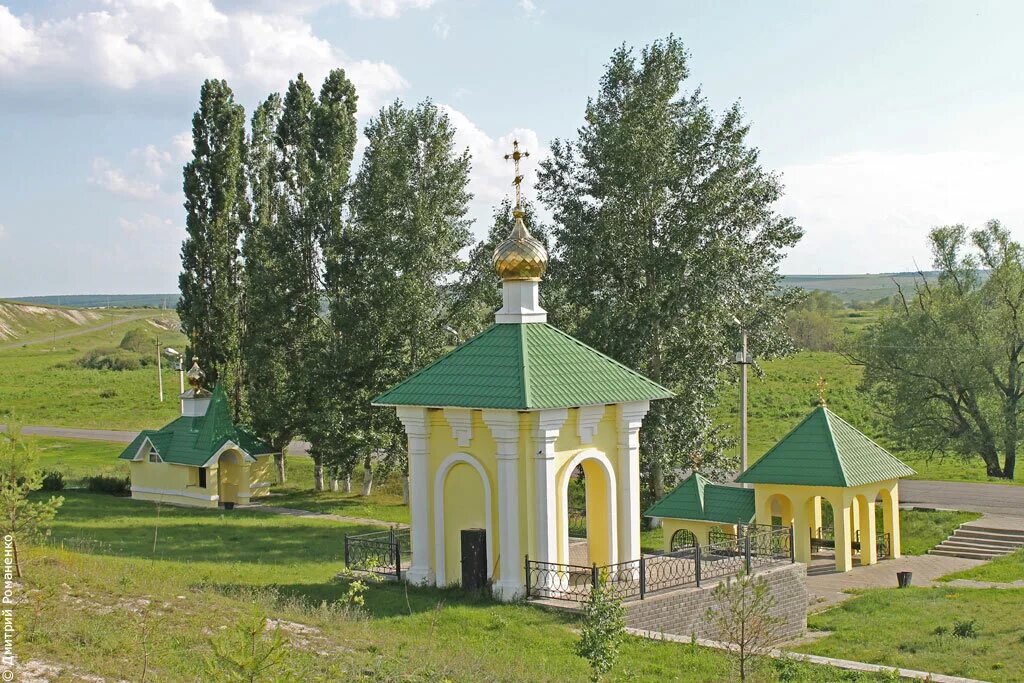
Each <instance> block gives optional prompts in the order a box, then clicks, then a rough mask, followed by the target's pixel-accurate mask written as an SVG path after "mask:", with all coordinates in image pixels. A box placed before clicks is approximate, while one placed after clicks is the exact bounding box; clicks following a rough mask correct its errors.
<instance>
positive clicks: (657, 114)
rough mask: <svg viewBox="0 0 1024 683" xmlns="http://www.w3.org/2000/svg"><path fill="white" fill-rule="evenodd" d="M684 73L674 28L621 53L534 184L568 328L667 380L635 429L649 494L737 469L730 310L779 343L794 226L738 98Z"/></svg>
mask: <svg viewBox="0 0 1024 683" xmlns="http://www.w3.org/2000/svg"><path fill="white" fill-rule="evenodd" d="M687 76H688V68H687V53H686V51H685V50H684V48H683V45H682V42H681V41H680V40H679V39H677V38H675V37H673V36H669V37H668V38H667V39H665V40H661V41H656V42H654V43H652V44H651V45H649V46H647V47H646V48H644V49H643V51H642V52H640V54H636V53H635V52H634V51H633V50H632V49H629V48H627V47H625V46H623V47H620V48H619V49H617V50H615V51H614V53H613V54H612V57H611V60H610V62H609V64H608V68H607V71H606V72H605V74H604V76H603V77H602V79H601V83H600V90H599V92H598V94H597V96H596V97H595V98H593V99H591V100H590V101H588V103H587V107H586V113H585V123H584V125H583V126H582V127H581V128H580V129H579V132H578V135H577V138H576V139H575V140H573V141H561V140H556V141H555V142H554V143H552V145H551V156H550V158H549V159H548V160H547V161H545V162H544V163H543V164H542V165H541V166H542V172H541V174H540V182H539V191H540V197H541V200H542V201H543V202H544V204H545V205H546V206H547V207H548V208H549V209H550V210H551V211H552V212H553V215H554V219H555V223H556V225H555V227H554V229H553V232H554V237H555V239H556V240H557V242H558V245H559V252H560V257H561V263H560V268H561V269H562V273H563V275H564V277H565V279H566V281H568V282H571V283H572V285H573V286H572V287H569V288H566V292H565V295H566V297H567V299H568V303H569V304H570V306H569V310H571V311H573V312H574V316H575V320H574V321H573V323H574V324H573V325H571V326H569V327H571V328H572V331H573V332H574V334H576V335H577V336H578V337H580V338H581V339H582V340H583V341H585V342H587V343H588V344H591V345H593V346H594V347H596V348H597V349H599V350H601V351H603V352H605V353H607V354H608V355H610V356H612V357H613V358H616V359H617V360H619V361H621V362H623V363H625V364H627V365H629V366H630V367H633V368H635V369H637V370H638V371H640V372H642V373H644V374H645V375H647V376H649V377H650V378H651V379H653V380H655V381H656V382H659V383H660V384H662V385H664V386H666V387H669V388H670V389H672V390H673V391H674V392H675V393H676V396H677V397H676V398H674V399H672V400H668V401H657V402H655V403H654V404H652V406H651V412H650V413H649V414H648V416H647V418H646V420H645V424H644V427H645V428H644V430H643V431H642V432H641V435H642V436H641V458H642V477H643V479H644V481H645V482H646V484H647V490H648V495H649V496H652V497H660V496H662V495H663V494H664V492H665V488H666V483H667V482H666V480H667V479H668V480H671V478H672V476H673V475H674V474H675V473H677V472H680V471H682V470H685V469H691V468H693V469H698V470H701V471H703V472H706V473H710V474H712V475H717V476H722V475H724V474H726V473H727V472H728V471H730V470H732V469H734V468H735V460H734V459H730V458H728V457H726V456H725V453H724V440H723V438H722V436H721V431H720V429H719V427H718V426H716V425H714V424H713V422H712V419H711V415H710V413H711V409H712V407H713V406H714V404H715V401H716V397H717V394H718V389H719V387H720V385H721V384H722V382H723V380H724V379H725V378H726V377H727V376H728V373H727V372H726V370H727V368H728V367H729V364H730V363H731V361H732V359H733V354H734V352H735V350H736V344H737V338H736V334H737V330H736V327H735V325H734V323H733V316H736V317H738V318H739V319H740V320H741V322H742V324H743V325H744V326H745V327H746V328H747V329H748V331H749V333H750V339H751V341H750V343H751V348H752V351H753V352H754V353H756V354H758V355H760V356H762V357H763V356H766V355H770V354H772V353H776V352H779V351H781V350H783V349H784V347H785V345H786V337H785V333H784V330H783V327H782V322H783V313H784V309H785V306H786V301H787V295H783V296H780V295H779V294H778V292H779V284H780V276H779V275H778V272H777V266H778V263H779V261H780V260H781V258H782V256H783V250H784V249H786V248H787V247H790V246H792V245H793V244H795V243H796V241H797V240H798V239H799V238H800V235H801V230H800V229H799V228H798V227H797V226H796V225H795V224H794V222H793V220H792V219H791V218H786V217H782V216H780V215H778V214H777V213H776V210H775V204H776V202H777V201H778V199H779V198H780V197H781V194H782V185H781V183H780V182H779V180H778V178H777V177H776V176H775V175H773V174H771V173H769V172H766V171H765V170H763V169H762V168H761V167H760V165H759V162H758V152H757V150H756V149H754V148H752V147H750V146H749V145H748V144H747V142H746V136H747V132H748V130H749V126H748V125H747V124H746V123H745V122H744V121H743V117H742V112H741V111H740V108H739V106H738V105H734V106H732V107H731V108H729V109H728V110H727V111H725V112H724V114H722V115H721V116H717V115H716V114H715V113H714V112H713V111H712V110H711V109H710V107H709V106H708V104H707V102H706V101H705V100H704V98H703V97H702V95H701V93H700V91H699V90H697V91H695V92H691V93H685V92H684V91H683V90H682V86H683V83H684V82H685V80H686V78H687ZM559 322H560V324H564V323H562V322H561V321H559ZM668 483H671V482H670V481H669V482H668Z"/></svg>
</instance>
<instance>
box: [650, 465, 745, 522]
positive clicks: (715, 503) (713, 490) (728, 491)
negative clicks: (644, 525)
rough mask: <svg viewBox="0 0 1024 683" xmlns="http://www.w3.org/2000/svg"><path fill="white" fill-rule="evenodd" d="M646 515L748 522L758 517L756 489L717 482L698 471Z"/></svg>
mask: <svg viewBox="0 0 1024 683" xmlns="http://www.w3.org/2000/svg"><path fill="white" fill-rule="evenodd" d="M644 516H645V517H668V518H671V519H697V520H703V521H707V522H724V523H727V524H737V523H740V524H747V523H749V522H750V521H751V520H752V519H753V518H754V489H745V488H740V487H739V486H725V485H723V484H715V483H713V482H711V481H708V480H707V479H705V478H704V477H702V476H700V475H699V474H697V473H696V472H694V473H693V474H691V475H690V476H689V477H687V478H686V479H684V480H683V482H682V483H681V484H679V486H677V487H675V488H674V489H673V490H672V492H671V493H669V494H668V495H666V496H665V497H664V498H662V499H661V500H659V501H658V502H657V503H655V504H654V505H652V506H651V507H649V508H647V511H646V512H644Z"/></svg>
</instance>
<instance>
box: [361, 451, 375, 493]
mask: <svg viewBox="0 0 1024 683" xmlns="http://www.w3.org/2000/svg"><path fill="white" fill-rule="evenodd" d="M372 491H373V463H371V462H370V456H366V460H364V461H363V490H362V492H361V493H360V494H359V495H361V496H368V495H370V492H372Z"/></svg>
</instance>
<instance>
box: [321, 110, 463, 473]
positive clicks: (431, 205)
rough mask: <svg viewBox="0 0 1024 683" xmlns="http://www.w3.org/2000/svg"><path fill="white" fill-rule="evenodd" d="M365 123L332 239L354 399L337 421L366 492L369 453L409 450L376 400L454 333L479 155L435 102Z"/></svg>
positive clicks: (331, 284) (331, 278)
mask: <svg viewBox="0 0 1024 683" xmlns="http://www.w3.org/2000/svg"><path fill="white" fill-rule="evenodd" d="M365 133H366V137H367V143H368V144H367V147H366V152H365V153H364V155H363V160H362V164H361V166H360V168H359V171H358V173H357V174H356V178H355V182H354V183H353V187H352V194H351V201H350V208H351V212H352V217H351V223H350V225H349V227H348V228H347V229H346V230H344V231H343V232H342V233H341V235H340V236H339V239H338V240H337V241H336V242H335V244H334V248H333V249H332V251H331V259H330V261H329V264H328V270H327V277H328V291H329V293H330V307H331V319H332V323H333V328H334V334H335V335H336V337H337V338H338V339H339V340H340V341H339V343H338V344H337V345H336V347H335V348H336V349H337V350H338V353H339V354H340V355H339V357H338V361H337V366H338V367H340V368H343V369H344V376H343V378H342V384H341V385H340V386H342V387H344V389H343V390H342V393H343V394H344V397H345V400H346V401H347V406H346V409H345V410H344V411H342V412H343V423H342V424H340V426H339V429H338V431H339V432H343V433H344V434H346V435H347V436H346V437H345V438H346V439H347V440H348V443H347V444H346V448H345V451H346V453H347V455H346V463H350V462H351V458H352V457H353V454H356V455H355V457H358V458H359V459H360V460H362V461H363V463H364V471H365V476H366V479H365V480H364V488H363V491H364V493H368V490H369V486H368V484H369V482H370V481H371V479H370V476H371V475H372V470H371V458H372V456H373V455H374V454H381V455H383V456H384V460H385V463H387V464H388V465H393V464H395V463H396V462H400V463H402V464H403V465H404V460H403V456H404V452H405V449H404V447H403V444H404V438H403V437H402V434H403V432H402V430H401V426H400V425H399V423H398V421H397V419H396V417H395V415H394V411H391V410H380V409H374V408H371V407H370V405H369V403H370V400H371V399H372V398H373V397H374V396H376V395H377V394H378V393H380V392H381V391H383V390H385V389H386V388H388V387H389V386H391V385H392V384H394V383H396V382H398V381H400V380H401V379H403V378H405V377H407V376H408V375H410V374H412V373H413V372H414V371H416V370H419V369H420V368H422V367H423V366H424V365H426V364H427V363H429V362H431V361H432V360H434V359H435V358H437V357H438V356H439V355H441V353H442V352H443V351H444V350H445V348H446V345H447V344H448V343H449V338H450V335H449V333H448V332H447V330H446V327H448V326H449V325H448V320H447V316H446V315H445V310H446V306H445V301H444V296H443V294H444V287H445V285H446V283H448V282H450V281H451V280H452V279H453V278H454V277H456V276H457V275H458V273H459V272H460V269H461V267H462V263H461V261H460V259H459V251H460V250H461V249H463V248H464V247H466V246H467V245H468V243H469V221H468V220H467V219H466V211H467V204H468V202H469V200H470V194H469V192H468V190H467V186H468V182H469V167H470V159H469V152H468V151H463V152H461V153H460V152H458V151H457V150H456V149H455V140H454V136H455V130H454V128H453V127H452V125H451V123H450V121H449V120H448V117H447V116H446V115H445V114H444V112H443V111H442V110H440V109H439V108H438V107H437V106H436V105H434V104H433V103H432V102H430V101H429V100H428V101H426V102H423V103H421V104H419V105H417V106H416V107H415V108H412V109H410V108H406V107H405V106H403V105H402V103H401V102H398V101H396V102H394V103H393V104H391V105H389V106H387V107H384V108H383V109H382V110H381V111H380V113H379V114H378V115H377V116H376V117H375V118H374V119H372V120H371V121H370V122H369V124H368V125H367V126H366V130H365Z"/></svg>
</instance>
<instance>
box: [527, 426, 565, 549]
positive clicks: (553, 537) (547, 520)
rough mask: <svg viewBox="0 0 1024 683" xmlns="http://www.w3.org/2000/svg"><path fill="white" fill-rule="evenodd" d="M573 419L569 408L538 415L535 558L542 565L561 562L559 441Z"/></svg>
mask: <svg viewBox="0 0 1024 683" xmlns="http://www.w3.org/2000/svg"><path fill="white" fill-rule="evenodd" d="M568 418H569V411H568V409H566V408H555V409H553V410H541V411H539V412H538V413H537V427H536V430H535V432H534V440H535V449H536V450H535V451H534V456H533V462H534V491H535V496H536V504H537V509H536V510H534V514H535V515H536V518H537V528H536V543H537V547H536V548H535V552H534V553H533V556H534V557H536V558H537V559H538V560H540V561H541V562H557V561H558V531H557V529H558V527H557V522H558V519H557V518H558V515H557V514H556V510H557V507H556V505H555V500H556V498H555V441H556V440H557V439H558V435H559V434H560V433H561V431H562V425H564V424H565V421H566V420H567V419H568Z"/></svg>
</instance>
